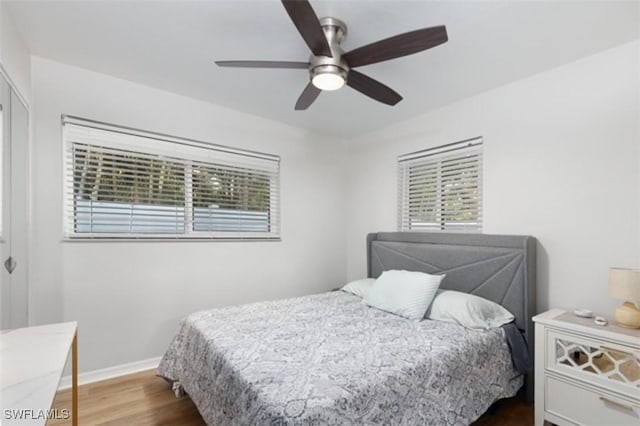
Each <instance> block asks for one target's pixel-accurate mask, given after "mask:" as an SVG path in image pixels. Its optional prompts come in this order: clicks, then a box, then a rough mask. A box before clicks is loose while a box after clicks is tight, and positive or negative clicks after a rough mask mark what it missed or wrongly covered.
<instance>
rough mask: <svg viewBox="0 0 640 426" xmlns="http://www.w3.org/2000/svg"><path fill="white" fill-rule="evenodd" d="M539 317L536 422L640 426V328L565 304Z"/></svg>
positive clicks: (537, 329)
mask: <svg viewBox="0 0 640 426" xmlns="http://www.w3.org/2000/svg"><path fill="white" fill-rule="evenodd" d="M533 321H534V322H535V333H536V336H535V339H536V348H535V357H536V358H535V424H536V426H542V425H543V424H544V422H545V421H547V422H551V423H554V424H557V425H560V426H563V425H585V426H590V425H593V426H627V425H628V426H640V330H638V329H628V328H623V327H619V326H617V325H615V324H613V323H612V322H610V323H609V325H606V326H598V325H596V324H594V322H593V319H585V318H579V317H577V316H575V315H574V314H573V313H571V312H566V311H563V310H559V309H553V310H550V311H547V312H545V313H543V314H540V315H538V316H536V317H534V318H533Z"/></svg>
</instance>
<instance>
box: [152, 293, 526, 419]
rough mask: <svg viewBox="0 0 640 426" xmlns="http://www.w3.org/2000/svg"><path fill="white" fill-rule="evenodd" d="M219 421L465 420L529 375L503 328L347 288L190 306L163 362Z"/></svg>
mask: <svg viewBox="0 0 640 426" xmlns="http://www.w3.org/2000/svg"><path fill="white" fill-rule="evenodd" d="M159 374H160V375H161V376H163V377H166V378H167V379H169V380H171V381H177V382H179V384H180V385H181V386H183V388H184V390H185V391H186V392H187V393H188V394H189V396H190V397H191V399H192V400H193V401H194V403H195V404H196V406H197V407H198V409H199V411H200V413H201V414H202V416H203V418H204V419H205V421H206V422H207V423H208V424H210V425H227V424H232V425H263V424H278V425H298V424H305V425H306V424H317V425H349V424H394V425H400V424H402V425H421V424H424V425H445V424H447V425H466V424H469V423H471V422H472V421H474V420H475V419H477V418H478V417H479V416H480V415H481V414H482V413H483V412H484V411H485V410H486V409H487V408H488V407H489V405H491V403H493V402H494V401H495V400H496V399H499V398H502V397H508V396H513V395H514V394H515V393H516V391H517V389H518V388H519V387H520V386H521V385H522V378H521V377H520V376H518V373H517V372H516V371H515V370H514V368H513V366H512V362H511V357H510V354H509V349H508V347H507V344H506V343H505V338H504V334H503V331H502V330H501V329H496V330H492V331H489V332H479V331H473V330H467V329H465V328H463V327H461V326H458V325H455V324H448V323H443V322H438V321H430V320H424V321H412V320H408V319H405V318H401V317H398V316H395V315H392V314H388V313H386V312H383V311H380V310H377V309H374V308H371V307H368V306H366V305H364V304H363V303H362V302H361V299H360V298H359V297H356V296H353V295H350V294H347V293H345V292H342V291H335V292H331V293H324V294H319V295H313V296H305V297H299V298H295V299H287V300H278V301H273V302H261V303H253V304H248V305H241V306H232V307H226V308H221V309H213V310H210V311H203V312H197V313H194V314H192V315H189V316H188V317H187V318H186V319H184V320H183V322H182V323H181V325H180V329H179V331H178V333H177V334H176V336H175V337H174V338H173V340H172V342H171V344H170V346H169V349H168V350H167V352H166V353H165V355H164V357H163V358H162V361H161V363H160V366H159Z"/></svg>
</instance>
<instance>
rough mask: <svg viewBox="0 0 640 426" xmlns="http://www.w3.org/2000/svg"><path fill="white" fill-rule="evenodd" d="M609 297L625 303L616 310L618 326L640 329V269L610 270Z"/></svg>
mask: <svg viewBox="0 0 640 426" xmlns="http://www.w3.org/2000/svg"><path fill="white" fill-rule="evenodd" d="M609 296H611V298H613V299H618V300H623V301H624V303H623V304H622V305H620V306H619V307H618V309H616V314H615V319H616V322H617V323H618V325H621V326H622V327H628V328H640V269H628V268H610V269H609Z"/></svg>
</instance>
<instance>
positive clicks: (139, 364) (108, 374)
mask: <svg viewBox="0 0 640 426" xmlns="http://www.w3.org/2000/svg"><path fill="white" fill-rule="evenodd" d="M160 358H161V357H156V358H149V359H144V360H142V361H136V362H130V363H127V364H120V365H114V366H113V367H107V368H101V369H100V370H93V371H87V372H84V373H80V374H78V385H86V384H88V383H95V382H100V381H102V380H107V379H113V378H115V377H120V376H126V375H127V374H133V373H138V372H140V371H145V370H151V369H153V368H157V367H158V364H159V363H160ZM70 388H71V376H70V375H69V376H64V377H62V379H60V385H59V386H58V390H64V389H70Z"/></svg>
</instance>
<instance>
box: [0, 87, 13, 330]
mask: <svg viewBox="0 0 640 426" xmlns="http://www.w3.org/2000/svg"><path fill="white" fill-rule="evenodd" d="M0 107H1V110H0V113H1V114H2V118H1V119H0V127H1V129H2V132H1V137H2V150H1V152H0V158H2V162H1V163H0V168H1V169H0V172H1V173H0V181H1V182H2V185H1V186H2V192H0V206H1V209H0V210H2V221H1V223H0V329H5V328H11V275H10V274H9V272H8V271H7V269H6V268H5V266H4V265H3V263H4V261H5V259H6V258H8V257H9V253H11V201H10V198H9V197H10V195H11V87H10V86H9V83H7V81H6V80H5V79H4V78H3V77H2V75H0Z"/></svg>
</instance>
